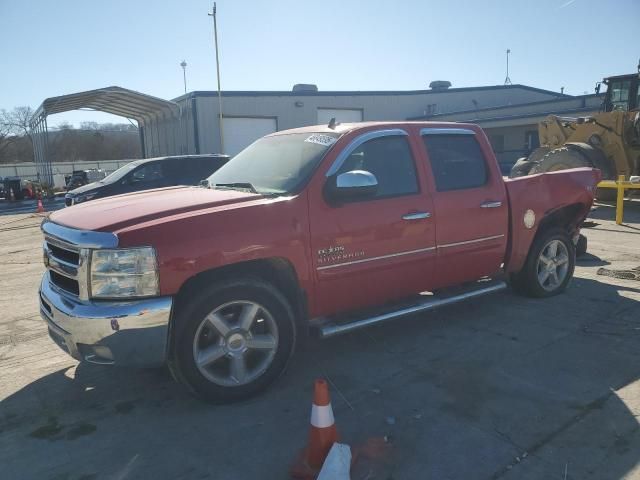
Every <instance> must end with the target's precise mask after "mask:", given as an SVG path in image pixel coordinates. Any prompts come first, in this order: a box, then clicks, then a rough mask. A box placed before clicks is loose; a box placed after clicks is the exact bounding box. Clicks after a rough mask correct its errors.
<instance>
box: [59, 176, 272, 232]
mask: <svg viewBox="0 0 640 480" xmlns="http://www.w3.org/2000/svg"><path fill="white" fill-rule="evenodd" d="M261 198H264V197H263V196H262V195H259V194H255V193H249V192H243V191H237V190H212V189H207V188H202V187H169V188H159V189H155V190H146V191H143V192H136V193H129V194H126V195H117V196H114V197H108V198H104V199H99V200H93V201H91V202H87V203H81V204H78V205H74V206H73V207H70V208H65V209H64V210H58V211H56V212H53V213H52V214H51V216H50V217H49V218H50V220H51V221H52V222H55V223H58V224H60V225H64V226H67V227H71V228H77V229H80V230H96V231H103V232H117V231H118V230H121V229H123V228H127V227H129V226H132V225H136V224H140V223H143V222H150V221H153V220H156V219H159V218H164V217H168V216H172V215H180V214H184V213H188V212H195V211H198V210H206V209H212V208H229V207H230V206H232V205H236V204H238V203H243V202H249V201H252V200H259V199H261Z"/></svg>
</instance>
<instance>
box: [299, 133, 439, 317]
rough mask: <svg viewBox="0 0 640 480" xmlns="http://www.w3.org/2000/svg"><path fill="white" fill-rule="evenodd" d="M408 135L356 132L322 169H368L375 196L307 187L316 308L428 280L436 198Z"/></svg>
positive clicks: (363, 300)
mask: <svg viewBox="0 0 640 480" xmlns="http://www.w3.org/2000/svg"><path fill="white" fill-rule="evenodd" d="M410 140H411V139H410V137H409V136H408V134H407V132H406V131H405V130H402V129H391V130H379V131H370V132H367V133H364V134H361V135H359V136H357V137H355V138H354V139H353V140H352V141H351V142H350V143H349V144H348V145H347V146H346V147H345V148H344V149H343V150H342V151H341V152H340V154H339V155H338V157H337V158H336V161H335V162H334V163H333V165H332V167H331V168H330V169H329V170H328V172H327V175H338V174H340V173H344V172H347V171H351V170H366V171H368V172H370V173H373V174H374V175H375V176H376V178H377V180H378V192H377V194H376V195H375V196H372V197H367V198H365V199H359V200H358V201H352V202H348V203H343V204H340V205H331V204H330V203H328V202H327V201H326V198H324V197H323V195H322V191H321V190H322V186H321V185H320V186H316V190H315V191H311V193H310V194H311V195H312V196H313V198H310V200H309V209H310V212H309V218H310V219H311V225H310V228H311V246H312V256H313V258H312V262H313V265H314V267H315V271H316V276H317V284H316V285H317V290H316V292H317V295H316V298H317V299H318V304H317V306H318V310H319V312H321V314H323V315H326V314H331V313H336V312H340V311H347V310H353V309H356V308H359V307H364V306H371V305H376V304H383V303H385V302H387V301H389V300H394V299H397V298H400V297H403V296H407V295H410V294H413V293H417V292H420V291H421V290H423V289H425V288H427V287H426V286H428V285H429V284H430V281H431V278H432V276H433V260H434V256H435V225H434V223H433V221H432V219H431V218H430V216H431V211H432V209H433V205H432V202H431V197H430V195H429V194H428V193H427V192H426V191H425V189H424V183H423V182H422V181H421V177H423V175H422V174H421V172H423V171H424V170H421V169H419V168H417V167H418V165H417V164H416V161H415V158H416V151H415V150H416V145H415V144H412V142H411V141H410ZM322 177H323V178H325V177H324V175H323V176H322Z"/></svg>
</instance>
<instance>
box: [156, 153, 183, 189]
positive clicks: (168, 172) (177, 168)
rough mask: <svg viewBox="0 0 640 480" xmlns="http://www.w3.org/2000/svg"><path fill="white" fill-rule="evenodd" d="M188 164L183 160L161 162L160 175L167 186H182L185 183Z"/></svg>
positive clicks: (172, 159)
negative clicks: (165, 180) (161, 174)
mask: <svg viewBox="0 0 640 480" xmlns="http://www.w3.org/2000/svg"><path fill="white" fill-rule="evenodd" d="M188 165H189V164H188V162H187V161H186V160H185V159H184V158H171V159H169V160H163V161H162V173H163V175H164V178H166V179H167V184H168V185H183V184H185V183H187V182H186V177H187V172H188Z"/></svg>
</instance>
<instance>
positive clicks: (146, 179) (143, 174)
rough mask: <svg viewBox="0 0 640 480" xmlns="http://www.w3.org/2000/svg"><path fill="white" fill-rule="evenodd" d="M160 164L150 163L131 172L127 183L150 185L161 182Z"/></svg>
mask: <svg viewBox="0 0 640 480" xmlns="http://www.w3.org/2000/svg"><path fill="white" fill-rule="evenodd" d="M162 178H163V175H162V168H161V166H160V162H150V163H147V164H145V165H143V166H142V167H140V168H138V169H136V170H134V171H133V173H132V174H131V175H129V176H128V179H127V180H128V183H151V182H155V181H158V180H162Z"/></svg>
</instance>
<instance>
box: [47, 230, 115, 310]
mask: <svg viewBox="0 0 640 480" xmlns="http://www.w3.org/2000/svg"><path fill="white" fill-rule="evenodd" d="M41 229H42V233H44V246H43V247H44V248H43V249H44V263H45V266H46V267H47V270H48V277H49V282H50V283H51V285H53V286H55V287H56V288H58V289H59V290H62V291H64V292H66V293H68V294H70V295H74V296H77V297H78V298H79V299H80V300H89V297H90V295H91V292H90V290H91V289H90V288H89V257H90V255H91V250H92V249H98V248H116V247H117V246H118V237H117V235H115V234H113V233H108V232H95V231H91V230H78V229H75V228H70V227H65V226H63V225H59V224H57V223H54V222H52V221H50V220H49V219H45V220H44V221H43V222H42V226H41Z"/></svg>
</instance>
